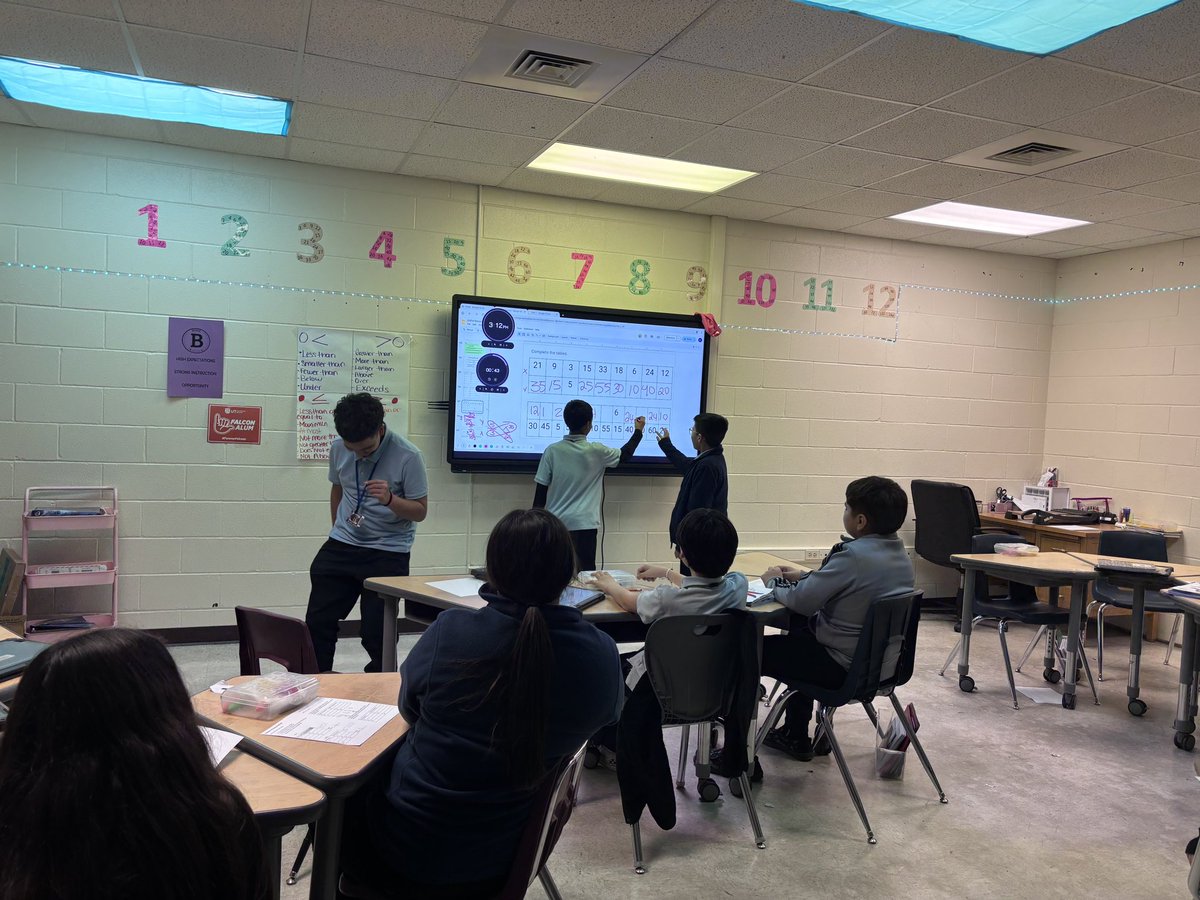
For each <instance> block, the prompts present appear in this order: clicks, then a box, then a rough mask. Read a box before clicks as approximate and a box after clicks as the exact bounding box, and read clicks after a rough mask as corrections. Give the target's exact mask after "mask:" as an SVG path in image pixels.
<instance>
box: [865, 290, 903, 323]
mask: <svg viewBox="0 0 1200 900" xmlns="http://www.w3.org/2000/svg"><path fill="white" fill-rule="evenodd" d="M863 293H864V294H866V295H867V306H866V308H865V309H864V310H863V311H862V314H863V315H864V316H883V317H884V318H888V319H894V318H896V310H895V309H893V307H894V306H895V305H896V289H895V288H894V287H892V286H891V285H890V284H885V285H881V286H880V288H879V293H880V294H883V295H884V296H886V297H887V299H886V300H885V301H884V303H883V306H881V307H880V308H879V309H876V308H875V284H874V283H871V284H868V285H866V286H864V287H863Z"/></svg>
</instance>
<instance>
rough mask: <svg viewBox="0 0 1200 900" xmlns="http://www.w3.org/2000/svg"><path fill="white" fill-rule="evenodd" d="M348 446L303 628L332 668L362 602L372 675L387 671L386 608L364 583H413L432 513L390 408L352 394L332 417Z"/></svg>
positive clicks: (320, 661) (322, 662)
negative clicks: (404, 578) (421, 529)
mask: <svg viewBox="0 0 1200 900" xmlns="http://www.w3.org/2000/svg"><path fill="white" fill-rule="evenodd" d="M333 425H334V428H336V429H337V433H338V435H339V436H340V437H341V440H335V441H334V442H333V445H332V446H331V447H330V448H329V480H330V481H331V482H332V483H333V487H332V488H331V489H330V492H329V513H330V516H331V517H332V519H333V528H332V529H330V532H329V540H327V541H326V542H325V543H324V544H323V545H322V546H321V549H320V550H319V551H317V555H316V558H314V559H313V561H312V566H310V567H309V579H310V581H311V582H312V592H311V593H310V594H309V597H308V612H306V613H305V615H304V620H305V621H306V622H307V623H308V630H309V631H310V632H311V633H312V641H313V649H315V650H316V651H317V666H318V667H319V668H320V670H321V671H322V672H328V671H329V670H330V669H332V668H333V651H334V649H335V648H336V647H337V635H338V622H339V621H340V620H342V619H344V618H346V616H348V615H350V611H351V610H352V609H354V604H355V603H356V602H357V601H358V598H359V594H361V595H362V606H361V608H360V617H361V619H362V645H363V648H364V649H365V650H366V651H367V653H368V654H369V655H370V657H371V661H370V662H369V663H367V667H366V671H368V672H378V671H380V670H381V669H382V665H383V601H381V600H380V599H379V597H378V596H377V595H376V594H375V593H374V592H373V591H364V590H363V587H362V583H363V580H364V579H366V578H373V577H375V576H384V575H407V574H408V560H409V555H410V552H411V551H412V545H413V537H414V535H415V534H416V531H417V526H416V523H417V522H422V521H424V520H425V516H426V515H427V513H428V512H429V498H428V496H427V495H428V493H429V491H428V484H427V482H426V479H425V460H424V459H423V458H422V456H421V451H420V450H418V449H417V448H416V447H415V446H414V445H413V444H412V443H410V442H409V441H407V440H405V439H404V438H403V437H401V436H400V435H399V434H397V433H396V432H394V431H389V430H388V427H387V426H386V425H385V424H383V404H382V403H380V402H379V400H378V399H377V398H375V397H372V396H371V395H370V394H347V395H346V396H345V397H343V398H342V399H341V400H339V401H338V404H337V406H336V407H334V410H333Z"/></svg>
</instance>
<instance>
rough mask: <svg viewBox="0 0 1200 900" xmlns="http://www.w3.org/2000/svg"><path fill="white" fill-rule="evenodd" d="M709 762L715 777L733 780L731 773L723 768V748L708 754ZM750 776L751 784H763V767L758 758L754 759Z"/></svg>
mask: <svg viewBox="0 0 1200 900" xmlns="http://www.w3.org/2000/svg"><path fill="white" fill-rule="evenodd" d="M708 761H709V763H710V764H711V765H712V770H713V774H714V775H720V776H721V777H722V778H732V777H733V776H732V775H731V774H730V773H729V772H727V771H725V770H724V768H723V766H722V762H723V760H722V758H721V748H720V747H718V748H717V749H715V750H713V751H711V752H710V753H709V754H708ZM749 775H750V782H751V783H752V784H761V783H762V780H763V770H762V766H761V765H759V762H758V757H757V756H756V757H754V765H753V766H752V767H751V768H750V772H749Z"/></svg>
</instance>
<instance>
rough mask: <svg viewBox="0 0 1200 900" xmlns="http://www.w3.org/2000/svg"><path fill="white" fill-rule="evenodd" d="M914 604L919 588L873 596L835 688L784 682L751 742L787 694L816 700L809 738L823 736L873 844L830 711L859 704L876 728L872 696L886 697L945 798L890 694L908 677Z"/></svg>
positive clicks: (916, 615) (917, 614) (916, 617)
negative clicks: (841, 679)
mask: <svg viewBox="0 0 1200 900" xmlns="http://www.w3.org/2000/svg"><path fill="white" fill-rule="evenodd" d="M920 604H921V591H909V592H907V593H905V594H901V595H900V596H898V597H889V598H887V599H882V600H876V601H875V602H874V603H873V604H871V608H870V610H869V611H868V613H867V621H866V622H865V623H864V624H863V630H862V634H861V635H860V636H859V639H858V646H857V647H856V648H855V650H854V657H853V659H852V660H851V661H850V668H849V669H848V670H847V672H846V680H845V681H844V682H842V684H841V685H840V686H839V687H836V688H828V687H821V686H819V685H815V684H805V683H803V682H796V683H794V684H791V685H789V686H788V690H787V691H785V692H784V694H783V696H782V697H780V698H779V701H778V702H777V703H775V704H774V706H772V707H771V712H770V713H769V714H768V715H767V719H766V721H765V722H763V724H762V727H761V728H759V730H758V736H757V738H756V740H755V749H756V750H757V748H758V747H759V746H761V745H762V742H763V738H765V737H766V736H767V733H768V732H769V731H770V730H771V729H772V728H774V727H775V723H776V722H777V721H778V720H779V716H780V713H781V712H782V711H783V709H784V708H785V707H786V706H787V701H788V700H789V699H790V698H791V696H792V695H793V694H796V693H799V694H802V695H803V696H806V697H812V698H813V699H814V700H815V701H816V703H817V729H816V733H815V740H820V739H821V738H822V737H824V738H827V739H828V740H829V747H830V749H831V750H832V751H833V758H834V760H835V761H836V762H837V766H838V770H839V771H840V772H841V773H842V781H843V782H845V784H846V790H847V791H848V792H849V794H850V799H851V801H853V803H854V808H855V809H856V810H857V811H858V817H859V819H861V820H862V824H863V828H865V829H866V831H867V843H868V844H874V843H877V841H876V839H875V832H874V830H873V829H872V828H871V823H870V821H869V820H868V819H867V811H866V809H864V808H863V804H862V798H861V797H859V794H858V788H857V786H856V785H855V784H854V776H852V775H851V774H850V768H849V767H848V766H847V765H846V757H845V756H844V755H843V754H842V748H841V745H840V744H839V743H838V739H837V735H835V734H834V731H833V714H834V713H835V712H837V710H838V708H840V707H842V706H846V705H848V704H851V703H861V704H862V705H863V708H864V709H866V711H867V715H868V716H869V717H870V719H871V722H872V723H874V725H875V727H876V729H878V727H879V717H878V715H877V714H876V712H875V706H874V703H873V701H874V699H875V698H876V697H878V696H886V697H888V698H889V699H890V700H891V701H892V707H893V708H894V709H895V711H896V715H897V716H898V717H899V719H900V721H901V723H902V724H903V725H904V730H905V732H906V733H907V734H908V739H909V742H910V743H911V744H912V746H913V749H915V750H916V751H917V756H918V757H919V758H920V760H921V765H922V766H923V767H924V768H925V774H926V775H928V776H929V780H930V781H931V782H933V787H934V789H935V790H936V791H937V793H938V799H939V801H940V802H942V803H947V802H949V801H948V800H947V799H946V793H945V791H943V790H942V786H941V784H940V783H939V782H938V779H937V775H935V774H934V771H933V766H932V765H931V764H930V762H929V757H928V756H927V755H926V754H925V748H924V747H923V746H921V742H920V740H918V738H917V733H916V732H915V731H914V730H913V729H912V726H911V725H910V724H909V721H908V717H907V716H905V715H904V710H903V709H902V707H901V705H900V700H899V699H898V698H897V696H896V688H898V687H901V686H903V685H905V684H907V683H908V681H909V679H910V678H912V674H913V668H914V665H915V662H914V661H915V659H916V653H917V625H918V624H919V623H920V619H921V609H920ZM814 742H815V741H814Z"/></svg>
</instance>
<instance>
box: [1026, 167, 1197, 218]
mask: <svg viewBox="0 0 1200 900" xmlns="http://www.w3.org/2000/svg"><path fill="white" fill-rule="evenodd" d="M1189 177H1197V176H1189ZM1060 183H1061V182H1060ZM1148 187H1152V185H1141V186H1140V187H1138V189H1137V190H1139V191H1142V190H1145V189H1146V188H1148ZM1180 199H1181V200H1183V199H1187V198H1182V197H1181V198H1180ZM1194 199H1196V200H1200V187H1198V188H1197V194H1196V197H1195V198H1194ZM1178 205H1179V204H1178V203H1177V202H1176V201H1174V200H1164V199H1162V198H1161V197H1157V196H1154V197H1144V196H1141V195H1140V194H1130V193H1126V192H1125V191H1105V192H1104V193H1103V194H1096V195H1094V196H1091V197H1081V198H1079V199H1077V200H1068V201H1067V202H1065V203H1056V204H1054V205H1053V206H1046V207H1043V208H1042V209H1039V210H1038V212H1042V213H1045V214H1046V215H1048V216H1066V217H1067V218H1069V219H1087V220H1088V221H1089V222H1105V221H1108V220H1109V219H1120V218H1122V217H1124V216H1140V215H1142V214H1144V213H1151V212H1159V211H1160V210H1164V209H1170V208H1171V207H1172V206H1178Z"/></svg>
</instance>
